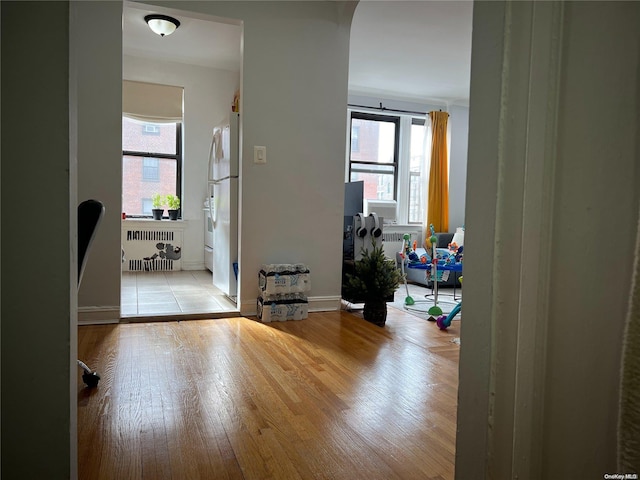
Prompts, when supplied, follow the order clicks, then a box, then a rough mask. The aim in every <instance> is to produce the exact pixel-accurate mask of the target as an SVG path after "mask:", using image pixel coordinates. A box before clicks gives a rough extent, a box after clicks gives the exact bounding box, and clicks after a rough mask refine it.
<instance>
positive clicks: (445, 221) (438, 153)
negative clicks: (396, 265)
mask: <svg viewBox="0 0 640 480" xmlns="http://www.w3.org/2000/svg"><path fill="white" fill-rule="evenodd" d="M429 118H430V119H431V132H432V135H431V136H432V143H431V168H430V169H429V196H428V200H429V203H428V204H427V232H428V228H429V225H433V228H434V230H435V231H436V232H448V231H449V162H448V155H447V123H448V121H449V114H448V113H447V112H429Z"/></svg>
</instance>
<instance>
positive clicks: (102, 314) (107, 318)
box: [78, 306, 120, 325]
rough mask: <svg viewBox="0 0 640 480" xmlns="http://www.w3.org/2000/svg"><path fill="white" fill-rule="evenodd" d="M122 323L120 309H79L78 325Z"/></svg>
mask: <svg viewBox="0 0 640 480" xmlns="http://www.w3.org/2000/svg"><path fill="white" fill-rule="evenodd" d="M108 323H120V307H119V306H112V307H78V325H104V324H108Z"/></svg>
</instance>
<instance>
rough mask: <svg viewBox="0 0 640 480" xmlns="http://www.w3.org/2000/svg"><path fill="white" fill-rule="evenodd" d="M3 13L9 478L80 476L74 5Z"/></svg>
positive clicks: (29, 6)
mask: <svg viewBox="0 0 640 480" xmlns="http://www.w3.org/2000/svg"><path fill="white" fill-rule="evenodd" d="M0 8H1V9H2V28H1V30H2V122H1V125H2V134H1V135H2V185H1V189H2V215H1V217H0V218H1V222H2V225H1V229H2V247H3V249H2V259H1V265H2V274H1V276H2V333H1V337H2V344H1V348H0V350H1V351H2V411H1V417H2V447H1V454H2V477H3V478H73V477H74V475H75V472H76V457H75V451H76V450H75V447H74V445H75V444H76V441H75V439H76V437H75V425H76V423H75V412H76V409H75V405H76V403H77V397H76V395H75V391H76V388H77V387H76V386H75V385H76V376H75V373H76V367H75V365H73V366H72V365H71V359H72V358H75V355H76V352H77V342H76V341H75V330H76V319H75V299H76V295H75V292H76V289H77V287H76V285H75V284H76V274H75V272H74V270H75V267H76V265H77V263H76V262H75V252H76V249H75V245H74V242H73V240H74V239H75V232H76V230H75V215H76V205H75V200H74V199H75V195H74V194H73V192H71V191H70V185H69V183H70V180H73V179H75V172H74V171H73V169H74V168H75V166H71V167H70V161H69V157H70V148H69V137H70V135H72V132H70V125H69V113H70V112H69V102H70V98H69V94H70V88H69V87H70V85H69V73H70V71H69V70H70V51H69V43H68V34H69V23H70V20H69V5H68V3H67V2H43V3H40V2H38V3H36V2H2V3H1V5H0ZM51 25H56V28H53V29H52V28H51ZM70 168H71V170H70ZM72 372H73V374H72ZM72 385H73V387H72ZM71 391H73V395H72V394H71Z"/></svg>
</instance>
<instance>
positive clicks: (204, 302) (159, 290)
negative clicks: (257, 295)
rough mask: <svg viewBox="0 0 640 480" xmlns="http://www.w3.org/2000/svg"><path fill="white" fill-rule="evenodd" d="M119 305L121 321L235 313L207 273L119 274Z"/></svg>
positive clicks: (234, 308) (193, 271) (182, 271)
mask: <svg viewBox="0 0 640 480" xmlns="http://www.w3.org/2000/svg"><path fill="white" fill-rule="evenodd" d="M120 301H121V307H120V308H121V316H122V317H123V318H127V317H139V316H162V315H176V314H196V313H222V312H234V311H237V307H236V305H235V304H234V303H233V302H231V301H230V300H229V299H227V297H226V296H224V295H223V293H222V292H221V291H220V290H218V289H217V288H216V287H214V286H213V284H212V282H211V272H210V271H208V270H204V271H200V270H181V271H177V272H122V287H121V293H120Z"/></svg>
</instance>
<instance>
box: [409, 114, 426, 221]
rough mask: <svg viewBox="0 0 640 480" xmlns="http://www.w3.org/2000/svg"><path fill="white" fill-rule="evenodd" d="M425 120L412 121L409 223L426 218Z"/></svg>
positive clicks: (414, 119) (413, 119)
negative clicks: (423, 178) (424, 184)
mask: <svg viewBox="0 0 640 480" xmlns="http://www.w3.org/2000/svg"><path fill="white" fill-rule="evenodd" d="M424 124H425V121H424V119H419V118H412V119H411V147H410V160H409V202H408V203H409V205H408V206H409V217H408V220H409V223H422V222H423V216H424V205H425V201H426V199H425V198H424V197H423V192H425V191H426V189H424V188H422V169H423V166H424V160H425V158H424V156H425V151H424V150H425V134H426V128H425V126H424Z"/></svg>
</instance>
